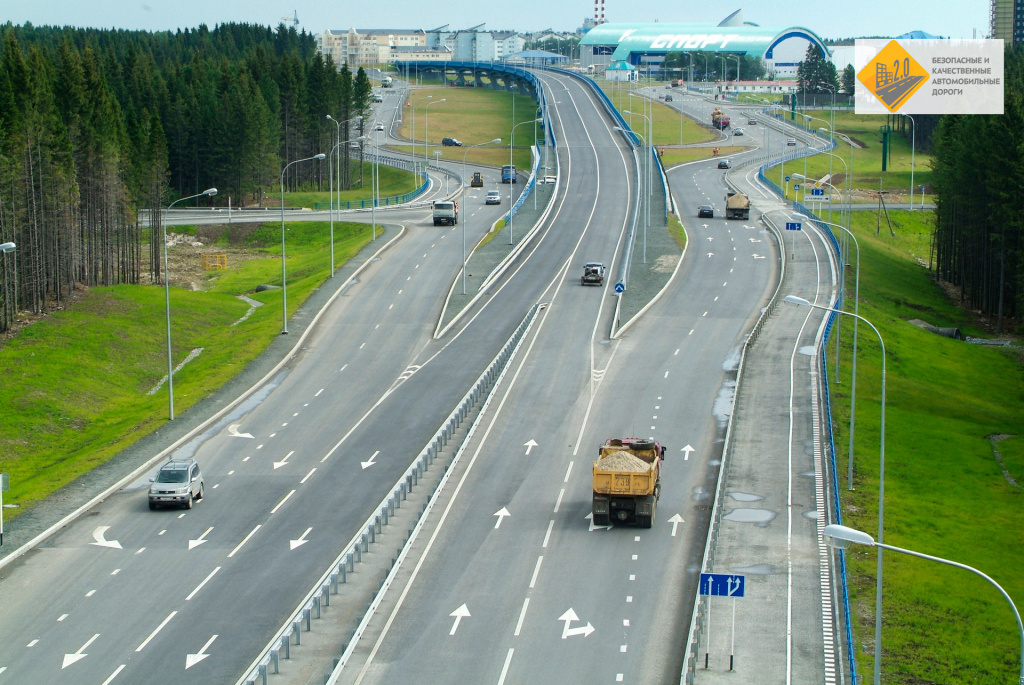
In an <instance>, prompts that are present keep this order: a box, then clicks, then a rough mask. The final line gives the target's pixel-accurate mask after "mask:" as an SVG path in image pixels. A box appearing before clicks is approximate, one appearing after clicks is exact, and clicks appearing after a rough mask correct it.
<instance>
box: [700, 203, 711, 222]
mask: <svg viewBox="0 0 1024 685" xmlns="http://www.w3.org/2000/svg"><path fill="white" fill-rule="evenodd" d="M697 217H698V218H700V219H703V218H708V219H714V218H715V208H714V207H712V206H711V205H701V206H700V207H698V208H697Z"/></svg>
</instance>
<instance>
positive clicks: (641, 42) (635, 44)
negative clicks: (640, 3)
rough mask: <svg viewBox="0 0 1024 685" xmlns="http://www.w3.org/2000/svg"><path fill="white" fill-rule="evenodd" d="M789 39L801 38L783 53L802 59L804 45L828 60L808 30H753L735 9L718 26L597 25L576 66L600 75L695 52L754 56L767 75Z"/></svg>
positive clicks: (586, 39)
mask: <svg viewBox="0 0 1024 685" xmlns="http://www.w3.org/2000/svg"><path fill="white" fill-rule="evenodd" d="M791 39H801V40H800V44H801V46H802V47H800V49H799V51H798V52H796V51H794V50H788V51H787V52H788V53H790V54H798V55H799V59H802V58H803V52H804V50H806V44H807V43H811V44H813V45H816V46H817V47H818V48H819V49H820V50H821V52H822V54H823V55H825V56H826V57H828V56H829V51H828V48H826V47H825V43H824V42H823V41H822V40H821V38H819V37H818V35H817V34H815V33H814V32H813V31H811V30H810V29H806V28H803V27H800V26H792V27H788V28H768V27H764V26H758V25H756V24H752V23H750V22H745V21H743V19H742V16H741V15H740V11H736V12H734V13H733V14H731V15H729V16H728V17H726V19H725V20H723V21H722V22H721V23H719V24H706V23H701V24H685V23H679V24H675V23H661V22H658V23H653V24H612V23H609V24H600V25H598V26H595V27H594V28H592V29H590V31H588V32H587V34H586V35H585V36H584V37H583V40H581V41H580V66H581V67H582V68H584V69H587V70H588V71H602V70H604V69H605V68H607V67H608V66H609V65H611V64H613V63H615V62H624V63H626V64H630V65H633V66H640V65H643V64H660V63H661V62H662V61H663V60H664V59H665V55H666V54H668V53H670V52H697V51H701V52H718V53H721V54H729V55H751V56H759V57H761V58H763V59H764V60H765V63H766V64H767V65H768V68H769V70H770V71H772V70H773V65H774V63H775V61H776V60H775V58H776V55H775V51H776V49H777V48H778V47H779V45H780V44H782V43H784V42H786V41H790V40H791ZM791 59H792V57H788V58H787V60H791Z"/></svg>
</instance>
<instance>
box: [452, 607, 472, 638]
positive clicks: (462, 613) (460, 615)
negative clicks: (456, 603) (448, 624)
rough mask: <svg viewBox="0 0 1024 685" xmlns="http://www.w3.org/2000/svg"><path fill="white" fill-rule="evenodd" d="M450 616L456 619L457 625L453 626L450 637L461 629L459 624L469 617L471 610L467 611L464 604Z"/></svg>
mask: <svg viewBox="0 0 1024 685" xmlns="http://www.w3.org/2000/svg"><path fill="white" fill-rule="evenodd" d="M448 615H449V616H454V617H455V623H453V624H452V629H451V630H450V631H448V634H449V635H454V634H455V631H456V630H458V629H459V622H460V621H462V619H463V618H465V617H466V616H469V609H467V608H466V605H465V604H463V605H462V606H460V607H459V608H458V609H456V610H455V611H453V612H452V613H450V614H448Z"/></svg>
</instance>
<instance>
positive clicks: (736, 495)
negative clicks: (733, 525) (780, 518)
mask: <svg viewBox="0 0 1024 685" xmlns="http://www.w3.org/2000/svg"><path fill="white" fill-rule="evenodd" d="M729 497H732V498H733V499H734V500H736V501H737V502H757V501H758V500H762V499H764V497H761V495H751V494H749V493H746V492H730V493H729Z"/></svg>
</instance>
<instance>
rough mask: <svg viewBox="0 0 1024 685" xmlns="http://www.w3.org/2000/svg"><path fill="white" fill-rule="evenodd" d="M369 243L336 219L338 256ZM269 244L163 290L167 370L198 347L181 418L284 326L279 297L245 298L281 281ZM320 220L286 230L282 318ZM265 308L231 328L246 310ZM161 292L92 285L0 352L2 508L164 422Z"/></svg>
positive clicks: (305, 285)
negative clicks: (167, 310)
mask: <svg viewBox="0 0 1024 685" xmlns="http://www.w3.org/2000/svg"><path fill="white" fill-rule="evenodd" d="M369 239H370V227H369V226H367V225H363V224H342V223H337V222H336V223H335V258H336V262H337V263H338V264H342V263H344V262H345V261H346V260H347V259H349V258H351V257H352V256H353V255H354V254H355V253H356V252H358V250H359V249H360V248H361V247H362V246H363V245H365V244H366V243H367V242H368V241H369ZM252 241H253V244H254V245H266V246H267V247H266V248H263V249H262V252H263V253H264V254H265V255H266V256H265V257H263V258H260V259H253V260H249V261H245V262H241V263H240V264H239V265H238V266H232V267H231V268H229V269H228V270H227V271H220V272H212V274H211V275H212V277H213V279H214V280H212V281H211V282H210V289H209V291H207V292H190V291H184V290H180V289H176V288H172V289H171V315H172V316H171V326H172V332H171V337H172V341H173V345H174V363H175V365H177V364H179V363H180V362H181V361H182V360H183V359H184V358H185V357H186V356H188V354H189V352H190V351H191V350H193V349H194V348H198V347H202V348H204V350H203V352H202V354H200V355H199V356H198V357H197V358H195V359H194V360H192V361H191V362H190V363H189V364H188V365H186V366H185V367H184V368H183V369H182V370H181V371H180V372H178V373H176V374H175V376H174V399H175V411H176V413H177V414H181V413H183V412H184V411H186V410H187V409H188V408H189V407H191V406H192V405H194V404H195V403H196V402H198V401H199V400H201V399H202V398H203V397H205V396H207V395H208V394H209V393H210V392H212V391H213V390H215V389H216V388H218V387H220V386H221V385H223V384H224V383H225V382H226V381H227V380H229V379H230V378H231V377H232V376H234V375H235V374H236V373H238V372H239V371H241V370H242V368H244V366H245V365H246V364H247V363H248V362H249V361H251V360H252V359H254V358H255V357H256V356H258V355H259V353H260V352H262V351H263V350H264V349H265V347H266V346H267V345H268V344H269V343H270V342H271V341H272V340H273V339H274V338H275V337H276V336H277V334H278V332H279V331H280V329H281V291H280V290H269V291H265V292H262V293H253V292H252V290H253V288H255V286H256V285H258V284H260V283H269V284H276V285H280V283H281V261H280V254H281V251H280V243H279V241H280V225H279V224H274V223H270V224H265V225H264V226H263V227H262V228H261V229H259V230H258V231H257V232H256V233H255V234H254V235H253V236H252ZM328 244H329V243H328V225H327V224H326V223H323V222H318V223H305V224H288V255H289V256H288V308H289V315H291V314H293V313H294V312H295V310H296V309H298V307H299V306H300V305H301V304H302V303H303V302H304V301H305V300H306V299H307V298H308V297H309V295H310V294H311V293H312V292H313V290H314V289H315V288H316V287H317V286H318V285H319V284H320V283H322V282H323V281H324V280H325V279H326V278H327V276H328V273H329V269H330V262H329V259H330V257H329V250H328V249H326V248H327V245H328ZM243 293H246V294H248V296H249V297H251V298H253V299H256V300H259V301H262V302H264V303H265V305H266V306H263V307H260V308H258V309H256V310H255V312H254V313H253V314H252V316H250V317H249V318H248V319H246V320H245V321H244V322H242V323H240V324H239V325H237V326H231V324H232V323H233V322H235V321H237V320H238V319H239V318H241V317H242V316H243V315H244V314H245V313H246V311H247V310H248V305H247V304H246V303H245V302H243V301H241V300H239V299H237V298H236V297H235V295H237V294H243ZM163 298H164V294H163V289H162V288H160V287H140V286H130V285H122V286H115V287H109V288H93V289H91V290H90V291H89V292H88V293H87V294H85V295H84V297H83V298H82V300H81V302H80V303H78V304H76V305H74V306H71V307H68V308H66V309H64V310H62V311H59V312H56V313H54V314H52V315H50V316H47V317H46V318H44V319H42V320H41V321H39V322H38V323H36V324H34V325H32V326H29V327H28V328H25V329H24V330H23V331H22V332H21V333H20V334H19V335H18V336H17V337H16V338H14V339H12V340H10V341H8V342H6V343H5V344H4V345H3V347H0V376H2V377H3V378H4V392H3V393H0V415H2V416H3V417H4V421H3V422H2V423H0V471H4V472H8V473H10V474H11V492H10V493H8V494H7V496H6V497H5V500H6V501H7V502H17V503H18V504H20V505H21V507H20V508H19V509H15V510H11V511H8V512H7V513H6V514H5V517H6V518H8V519H10V518H11V517H12V514H14V515H17V513H21V512H23V511H25V510H26V509H27V508H28V507H30V506H31V505H32V504H33V503H34V502H37V501H39V500H41V499H43V498H45V497H47V496H48V495H50V494H51V493H52V492H54V491H55V490H57V489H58V488H60V487H62V486H63V485H66V484H68V483H70V482H71V481H73V480H74V479H75V478H76V477H78V476H79V475H81V474H82V473H85V472H86V471H88V470H90V469H92V468H93V467H95V466H97V465H98V464H100V463H103V462H104V461H106V460H107V459H109V458H110V457H112V456H113V455H114V454H116V453H117V452H118V451H120V450H121V449H123V448H124V447H126V446H128V445H129V444H131V443H133V442H135V441H136V440H138V439H139V438H141V437H143V436H145V435H147V434H149V433H151V432H152V431H154V430H156V429H157V428H159V427H160V426H162V425H163V424H164V422H165V421H166V420H167V386H166V384H165V385H164V386H162V387H161V388H160V390H159V391H158V392H157V393H156V394H154V395H147V394H146V392H147V391H148V390H150V389H151V388H153V387H154V386H155V385H156V384H157V383H158V382H159V381H160V378H161V377H162V376H163V375H164V374H165V373H166V371H167V350H166V346H165V340H166V338H165V335H166V333H165V323H164V322H165V317H164V304H163Z"/></svg>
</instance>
